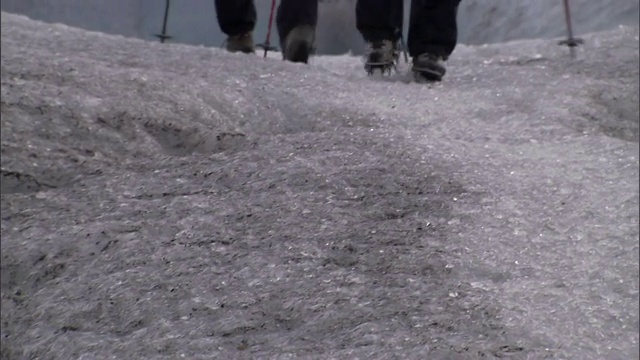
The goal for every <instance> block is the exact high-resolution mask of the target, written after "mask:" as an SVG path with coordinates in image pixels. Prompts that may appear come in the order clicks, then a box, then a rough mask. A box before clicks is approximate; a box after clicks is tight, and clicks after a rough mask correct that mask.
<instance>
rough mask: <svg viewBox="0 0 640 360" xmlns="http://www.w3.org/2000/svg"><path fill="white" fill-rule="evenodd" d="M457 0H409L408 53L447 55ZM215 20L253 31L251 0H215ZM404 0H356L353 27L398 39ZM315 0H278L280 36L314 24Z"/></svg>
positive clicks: (228, 30) (229, 29) (231, 30)
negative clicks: (354, 23) (298, 27)
mask: <svg viewBox="0 0 640 360" xmlns="http://www.w3.org/2000/svg"><path fill="white" fill-rule="evenodd" d="M459 3H460V0H412V1H411V9H410V10H411V11H410V17H409V37H408V39H407V46H408V48H409V53H410V54H411V56H418V55H420V54H423V53H431V54H433V55H438V56H442V57H443V58H445V59H446V58H448V57H449V55H451V53H452V52H453V49H454V48H455V46H456V43H457V40H458V27H457V19H456V17H457V12H458V4H459ZM215 4H216V12H217V16H218V24H219V25H220V29H221V30H222V32H224V33H225V34H227V35H237V34H240V33H242V32H248V31H252V30H253V28H254V26H255V23H256V8H255V5H254V3H253V0H215ZM403 4H404V1H403V0H358V1H357V3H356V27H357V29H358V31H360V33H361V34H362V37H363V38H364V39H365V41H367V42H373V41H377V40H382V39H389V40H397V39H398V38H399V37H400V36H401V34H402V33H401V31H402V26H403ZM317 22H318V0H281V1H280V5H279V6H278V12H277V15H276V26H277V28H278V36H280V39H284V38H286V36H287V34H289V32H290V31H291V29H293V28H294V27H296V26H299V25H311V26H313V27H315V26H316V23H317Z"/></svg>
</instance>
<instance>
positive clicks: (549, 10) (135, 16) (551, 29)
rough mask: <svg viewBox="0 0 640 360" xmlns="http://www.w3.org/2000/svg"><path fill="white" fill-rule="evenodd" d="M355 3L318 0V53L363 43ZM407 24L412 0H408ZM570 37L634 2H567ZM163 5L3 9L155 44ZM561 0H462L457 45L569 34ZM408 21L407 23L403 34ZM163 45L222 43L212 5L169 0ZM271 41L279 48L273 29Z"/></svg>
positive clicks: (635, 9)
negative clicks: (570, 18) (570, 19)
mask: <svg viewBox="0 0 640 360" xmlns="http://www.w3.org/2000/svg"><path fill="white" fill-rule="evenodd" d="M355 2H356V0H320V8H319V19H318V29H317V30H318V34H317V53H318V54H343V53H347V52H352V53H354V54H359V53H361V52H362V51H363V50H364V43H363V42H362V40H361V38H360V35H359V34H358V32H357V30H356V28H355V12H354V7H355ZM255 3H256V7H257V9H258V23H257V25H256V29H255V40H256V42H263V41H264V39H265V38H266V32H267V25H268V20H269V9H270V6H271V0H255ZM405 3H406V5H405V19H407V16H406V15H407V13H408V10H409V3H410V0H406V1H405ZM570 3H571V8H572V16H573V26H574V32H575V33H576V35H577V36H580V34H584V33H587V32H593V31H600V30H608V29H612V28H615V27H617V26H619V25H635V26H637V25H638V23H639V20H638V19H639V17H640V11H639V8H640V6H639V1H638V0H598V1H595V0H571V1H570ZM165 4H166V0H109V1H104V0H3V1H2V2H1V3H0V5H1V8H2V11H6V12H11V13H18V14H23V15H26V16H28V17H30V18H33V19H36V20H42V21H45V22H54V23H63V24H67V25H71V26H75V27H80V28H84V29H88V30H95V31H101V32H106V33H112V34H119V35H123V36H127V37H137V38H142V39H146V40H150V41H159V39H158V38H157V37H156V36H155V35H156V34H160V33H161V32H162V24H163V17H164V12H165ZM563 11H564V10H563V5H562V0H462V2H461V4H460V10H459V12H458V26H459V40H460V43H464V44H485V43H496V42H504V41H508V40H515V39H526V38H554V37H561V36H566V26H565V23H564V12H563ZM407 25H408V21H406V20H405V36H406V27H407ZM167 34H168V35H169V36H171V39H169V40H167V41H168V42H179V43H187V44H194V45H203V46H211V47H220V46H222V43H223V41H224V40H225V37H226V36H225V35H224V34H223V33H222V32H221V31H220V29H219V27H218V24H217V21H216V13H215V7H214V0H173V1H171V2H170V7H169V17H168V22H167ZM271 43H272V44H278V37H277V33H276V31H275V24H274V27H273V31H272V39H271Z"/></svg>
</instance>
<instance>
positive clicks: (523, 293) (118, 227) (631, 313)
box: [1, 13, 639, 359]
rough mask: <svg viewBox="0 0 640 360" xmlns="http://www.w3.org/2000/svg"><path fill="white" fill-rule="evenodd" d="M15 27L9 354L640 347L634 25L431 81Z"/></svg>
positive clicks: (8, 122)
mask: <svg viewBox="0 0 640 360" xmlns="http://www.w3.org/2000/svg"><path fill="white" fill-rule="evenodd" d="M1 34H2V63H1V66H2V67H1V70H2V72H1V79H2V93H1V95H2V103H1V112H2V128H1V130H2V131H1V140H2V142H1V155H2V198H1V199H2V201H1V206H2V220H1V230H2V242H1V246H2V263H1V266H2V283H1V285H2V309H1V310H2V312H1V316H2V330H1V332H2V356H3V358H5V357H6V358H8V359H21V358H42V359H93V358H112V357H113V358H121V359H133V358H136V359H175V358H181V357H183V358H188V359H210V358H216V357H219V358H222V357H226V358H269V359H274V358H280V359H286V358H310V359H329V358H335V359H365V358H366V359H394V358H397V359H477V358H480V357H482V356H484V357H485V358H496V357H502V358H514V359H541V358H549V359H631V358H637V356H638V272H637V271H638V241H639V239H638V205H639V204H638V180H639V174H638V29H637V28H628V27H623V28H620V29H617V30H615V31H611V32H606V33H597V34H591V35H588V36H585V41H586V44H585V45H584V46H583V47H582V48H580V49H579V52H578V59H577V60H575V61H573V62H571V61H570V60H569V57H568V51H567V49H566V48H562V47H559V46H557V45H556V44H555V42H554V41H543V40H536V41H520V42H511V43H508V44H498V45H492V46H482V47H467V46H460V47H459V48H458V49H456V52H455V53H454V55H453V56H452V58H451V60H450V61H449V62H448V74H447V76H446V77H445V79H444V81H443V82H442V83H439V84H435V85H426V84H416V83H414V82H412V81H411V77H410V76H409V75H407V74H406V72H407V70H408V68H407V65H406V64H401V68H400V71H401V72H400V73H399V74H397V75H394V76H391V77H388V78H384V79H381V78H377V77H374V78H372V77H368V76H366V74H365V73H364V70H363V68H362V62H361V59H360V58H358V57H350V56H336V57H317V58H314V59H313V60H312V62H311V64H310V65H300V64H291V63H286V62H283V61H281V60H280V59H279V57H278V54H273V56H272V57H271V58H269V59H266V60H265V59H263V58H261V57H258V56H247V55H240V54H227V53H224V52H223V51H221V50H219V49H210V48H203V47H191V46H186V45H173V44H159V43H148V42H143V41H139V40H131V39H125V38H122V37H116V36H107V35H104V34H98V33H90V32H85V31H80V30H76V29H72V28H69V27H66V26H61V25H48V24H42V23H37V22H33V21H30V20H28V19H26V18H24V17H20V16H13V15H9V14H5V13H3V14H2V31H1Z"/></svg>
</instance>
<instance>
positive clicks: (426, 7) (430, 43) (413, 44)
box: [407, 0, 460, 60]
mask: <svg viewBox="0 0 640 360" xmlns="http://www.w3.org/2000/svg"><path fill="white" fill-rule="evenodd" d="M459 3H460V0H412V1H411V15H410V21H409V38H408V41H407V46H408V47H409V53H410V54H411V56H413V57H416V56H418V55H421V54H425V53H428V54H431V55H435V56H437V57H440V58H442V59H443V60H447V58H448V57H449V55H451V53H452V52H453V49H454V48H455V46H456V43H457V41H458V26H457V19H456V16H457V13H458V4H459Z"/></svg>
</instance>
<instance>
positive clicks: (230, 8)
mask: <svg viewBox="0 0 640 360" xmlns="http://www.w3.org/2000/svg"><path fill="white" fill-rule="evenodd" d="M215 5H216V15H217V18H218V25H219V26H220V30H222V32H223V33H225V34H227V35H228V36H233V35H238V34H242V33H246V32H250V31H253V28H254V27H255V25H256V18H257V15H256V6H255V4H254V3H253V0H215Z"/></svg>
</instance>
